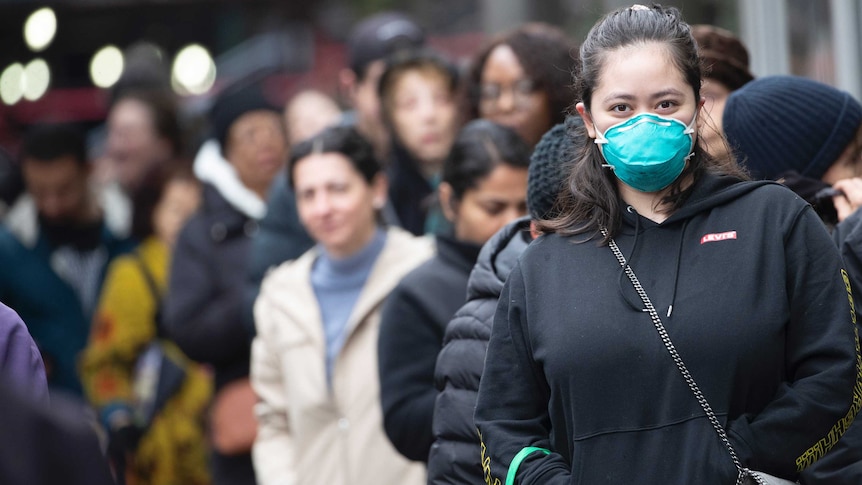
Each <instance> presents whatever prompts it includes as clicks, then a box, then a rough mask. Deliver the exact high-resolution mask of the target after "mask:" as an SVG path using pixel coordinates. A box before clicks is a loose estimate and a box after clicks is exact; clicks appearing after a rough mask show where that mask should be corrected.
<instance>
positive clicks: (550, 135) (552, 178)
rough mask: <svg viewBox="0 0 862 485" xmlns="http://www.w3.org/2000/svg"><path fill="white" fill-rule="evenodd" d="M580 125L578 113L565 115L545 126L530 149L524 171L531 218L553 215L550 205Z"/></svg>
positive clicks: (577, 141)
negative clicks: (534, 146)
mask: <svg viewBox="0 0 862 485" xmlns="http://www.w3.org/2000/svg"><path fill="white" fill-rule="evenodd" d="M583 126H584V122H583V120H581V117H580V116H569V117H568V118H566V121H565V122H563V123H559V124H557V125H556V126H554V127H553V128H551V129H550V130H548V132H547V133H545V134H544V135H543V136H542V139H541V140H539V143H538V144H536V148H535V149H533V154H532V156H531V157H530V168H529V172H528V175H527V210H529V211H530V217H532V218H533V219H550V218H553V217H554V216H556V215H557V214H556V213H555V211H554V210H553V209H554V205H555V204H556V203H557V196H558V195H559V194H560V191H561V190H563V189H564V188H565V185H566V180H567V179H568V176H569V172H570V170H569V169H570V168H571V164H572V162H573V161H574V159H575V157H576V156H577V154H578V150H579V149H580V147H581V145H582V142H583V137H584V134H583Z"/></svg>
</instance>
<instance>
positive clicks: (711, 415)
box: [602, 228, 766, 485]
mask: <svg viewBox="0 0 862 485" xmlns="http://www.w3.org/2000/svg"><path fill="white" fill-rule="evenodd" d="M602 235H604V236H605V237H608V231H607V229H604V228H602ZM608 246H610V248H611V251H613V253H614V256H616V258H617V262H619V263H620V266H621V267H622V268H623V270H624V271H625V273H626V276H628V277H629V280H631V282H632V285H633V286H634V288H635V291H636V292H637V294H638V296H639V297H640V298H641V300H642V301H643V303H644V306H645V307H646V309H647V312H649V315H650V319H651V320H652V323H653V325H654V326H655V329H656V330H657V331H658V334H659V337H660V338H661V341H662V343H664V346H665V348H666V349H667V351H668V353H670V356H671V358H672V359H673V362H674V364H676V367H677V369H679V372H680V374H682V377H683V379H685V382H686V384H688V388H689V389H691V392H692V394H694V397H695V399H697V402H698V404H700V407H701V408H703V412H704V413H706V417H707V419H709V422H710V424H712V427H713V429H715V432H716V433H717V434H718V438H719V440H721V442H722V443H723V444H724V446H725V448H727V452H728V453H729V454H730V459H731V460H733V465H734V466H735V467H736V470H737V477H736V485H742V484H743V483H744V481H745V478H746V477H751V478H752V479H753V480H755V481H756V482H757V483H758V484H760V485H766V482H765V481H764V480H763V479H762V478H761V477H759V476H758V475H757V474H755V473H753V472H752V471H751V470H749V469H748V468H744V467H743V466H742V464H741V463H740V462H739V458H738V457H737V455H736V451H735V450H734V449H733V445H732V444H731V443H730V440H729V439H728V437H727V432H726V431H725V430H724V427H722V426H721V423H720V422H719V420H718V417H717V416H716V415H715V412H714V411H713V410H712V406H710V405H709V402H707V400H706V397H705V396H704V395H703V392H701V390H700V387H698V385H697V383H696V382H695V381H694V377H692V376H691V373H690V372H689V371H688V368H686V366H685V363H684V362H683V361H682V357H680V355H679V352H677V351H676V347H674V345H673V342H672V341H671V339H670V335H668V333H667V330H665V328H664V324H662V322H661V318H660V317H659V316H658V312H657V311H656V309H655V306H653V304H652V301H650V299H649V296H647V293H646V290H644V287H643V285H641V283H640V281H639V280H638V277H637V276H635V272H634V271H633V270H632V267H631V266H629V265H628V263H627V262H626V258H625V256H623V253H622V251H620V248H619V246H617V243H616V241H614V240H613V238H610V240H609V241H608Z"/></svg>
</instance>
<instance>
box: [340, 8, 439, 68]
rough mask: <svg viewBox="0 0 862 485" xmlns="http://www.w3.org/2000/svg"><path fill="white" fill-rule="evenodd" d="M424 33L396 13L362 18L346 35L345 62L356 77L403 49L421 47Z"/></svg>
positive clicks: (406, 17) (384, 13)
mask: <svg viewBox="0 0 862 485" xmlns="http://www.w3.org/2000/svg"><path fill="white" fill-rule="evenodd" d="M424 44H425V32H424V31H423V30H422V28H421V27H419V25H418V24H417V23H416V22H414V21H413V19H411V18H410V17H408V16H407V15H405V14H402V13H399V12H381V13H378V14H374V15H372V16H370V17H367V18H365V19H363V20H362V21H361V22H359V23H358V24H357V25H356V26H355V27H354V28H353V30H352V31H351V32H350V35H349V36H348V37H347V62H348V65H349V66H350V69H352V70H353V72H355V73H356V74H357V75H358V76H359V77H362V76H364V75H365V70H366V68H368V65H369V64H371V63H372V62H374V61H376V60H379V59H385V58H386V57H388V56H389V55H390V54H392V53H394V52H398V51H400V50H402V49H411V48H416V47H421V46H422V45H424Z"/></svg>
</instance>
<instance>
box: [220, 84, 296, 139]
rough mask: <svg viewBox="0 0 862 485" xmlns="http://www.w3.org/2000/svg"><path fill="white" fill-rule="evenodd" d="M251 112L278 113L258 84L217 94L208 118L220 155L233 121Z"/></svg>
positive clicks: (237, 86) (244, 85)
mask: <svg viewBox="0 0 862 485" xmlns="http://www.w3.org/2000/svg"><path fill="white" fill-rule="evenodd" d="M252 111H273V112H275V113H278V112H279V109H278V107H277V106H276V105H275V103H272V102H270V101H269V99H268V98H267V97H266V95H265V94H264V91H263V88H262V86H261V85H260V84H259V83H253V84H243V85H235V86H231V87H229V88H227V89H225V90H224V91H222V92H221V93H219V95H218V97H217V98H216V100H215V102H214V103H213V106H212V108H210V113H209V118H210V124H211V126H212V132H213V136H214V137H215V138H216V139H217V140H218V142H219V145H220V146H221V150H222V153H223V154H224V153H225V144H226V143H227V135H228V132H230V127H231V125H233V123H234V121H236V120H237V119H239V117H241V116H242V115H244V114H246V113H250V112H252Z"/></svg>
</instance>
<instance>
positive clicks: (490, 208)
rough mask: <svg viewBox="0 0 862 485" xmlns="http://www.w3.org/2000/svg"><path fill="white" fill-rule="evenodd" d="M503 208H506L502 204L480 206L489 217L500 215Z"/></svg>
mask: <svg viewBox="0 0 862 485" xmlns="http://www.w3.org/2000/svg"><path fill="white" fill-rule="evenodd" d="M505 208H506V206H505V205H504V204H494V203H491V204H485V205H483V206H482V209H483V210H484V211H485V213H486V214H488V215H489V216H496V215H498V214H500V213H501V212H503V210H504V209H505Z"/></svg>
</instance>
